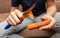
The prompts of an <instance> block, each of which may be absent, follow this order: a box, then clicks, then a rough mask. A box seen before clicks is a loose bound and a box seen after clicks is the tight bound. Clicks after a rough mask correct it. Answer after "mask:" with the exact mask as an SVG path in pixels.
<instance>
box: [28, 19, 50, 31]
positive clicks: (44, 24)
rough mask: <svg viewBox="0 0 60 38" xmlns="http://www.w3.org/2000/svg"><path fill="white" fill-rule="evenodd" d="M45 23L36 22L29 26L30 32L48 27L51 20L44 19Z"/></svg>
mask: <svg viewBox="0 0 60 38" xmlns="http://www.w3.org/2000/svg"><path fill="white" fill-rule="evenodd" d="M42 20H43V21H41V22H35V23H31V24H28V25H27V28H28V30H34V29H37V28H40V27H43V26H46V25H48V24H49V23H50V22H51V19H49V18H48V19H45V20H44V19H42Z"/></svg>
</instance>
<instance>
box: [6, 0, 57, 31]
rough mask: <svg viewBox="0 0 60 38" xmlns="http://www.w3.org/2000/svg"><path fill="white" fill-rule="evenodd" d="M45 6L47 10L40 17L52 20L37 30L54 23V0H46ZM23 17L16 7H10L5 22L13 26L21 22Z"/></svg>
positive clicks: (51, 26)
mask: <svg viewBox="0 0 60 38" xmlns="http://www.w3.org/2000/svg"><path fill="white" fill-rule="evenodd" d="M46 6H47V11H46V14H45V15H44V16H42V18H43V19H44V18H50V19H51V20H52V21H51V22H50V24H48V25H47V26H44V27H40V28H39V30H41V29H52V28H53V27H54V25H55V23H56V20H55V18H54V17H53V16H54V15H55V13H56V5H55V0H47V2H46ZM22 17H23V12H21V11H19V9H18V7H11V11H10V15H9V16H8V18H7V22H8V23H10V24H11V25H12V26H15V25H17V24H19V23H21V21H22V19H21V18H22Z"/></svg>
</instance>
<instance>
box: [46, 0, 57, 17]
mask: <svg viewBox="0 0 60 38" xmlns="http://www.w3.org/2000/svg"><path fill="white" fill-rule="evenodd" d="M46 12H47V13H46V15H48V16H49V15H50V16H54V15H55V13H56V5H55V0H47V11H46Z"/></svg>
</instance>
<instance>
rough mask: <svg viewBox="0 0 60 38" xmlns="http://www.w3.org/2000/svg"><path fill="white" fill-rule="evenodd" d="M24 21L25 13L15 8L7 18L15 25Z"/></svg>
mask: <svg viewBox="0 0 60 38" xmlns="http://www.w3.org/2000/svg"><path fill="white" fill-rule="evenodd" d="M22 21H23V13H22V12H21V11H19V10H17V9H16V10H15V11H13V12H11V13H10V15H9V16H8V18H7V22H8V23H9V24H11V25H12V26H15V25H17V24H19V23H21V22H22Z"/></svg>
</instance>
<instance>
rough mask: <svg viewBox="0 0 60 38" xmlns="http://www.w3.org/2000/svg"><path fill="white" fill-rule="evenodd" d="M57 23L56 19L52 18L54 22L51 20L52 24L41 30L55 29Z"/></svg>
mask: <svg viewBox="0 0 60 38" xmlns="http://www.w3.org/2000/svg"><path fill="white" fill-rule="evenodd" d="M55 23H56V20H55V19H54V18H52V20H51V22H50V24H49V25H46V26H44V27H41V28H39V29H40V30H41V29H45V30H46V29H52V28H53V27H54V25H55Z"/></svg>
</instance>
